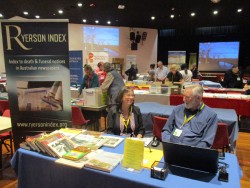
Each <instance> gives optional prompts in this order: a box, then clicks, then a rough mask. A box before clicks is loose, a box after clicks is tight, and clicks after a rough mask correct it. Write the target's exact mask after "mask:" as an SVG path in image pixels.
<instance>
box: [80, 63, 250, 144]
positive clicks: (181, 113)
mask: <svg viewBox="0 0 250 188" xmlns="http://www.w3.org/2000/svg"><path fill="white" fill-rule="evenodd" d="M157 66H158V67H157V68H156V69H155V64H151V65H150V69H149V71H148V72H147V73H148V75H149V80H150V81H159V82H162V83H164V82H166V81H168V82H172V83H180V84H182V83H184V82H192V79H197V78H198V77H199V72H198V69H197V66H196V65H191V66H190V70H189V69H188V66H187V65H186V64H182V65H181V66H179V65H177V64H171V65H170V66H169V68H167V67H166V66H164V65H163V63H162V61H159V62H158V63H157ZM84 72H85V75H84V77H83V80H82V84H81V86H80V88H79V94H80V93H81V91H82V89H83V88H93V87H100V88H101V90H102V91H106V92H107V94H108V98H109V110H108V129H107V132H108V133H111V134H115V135H122V136H130V137H131V136H132V137H139V138H140V137H143V136H144V134H145V128H144V126H143V121H142V115H141V112H140V109H139V108H138V107H137V106H135V105H134V99H135V95H134V91H133V89H131V88H129V87H126V86H125V83H124V80H123V77H122V75H121V74H120V73H119V72H117V71H116V70H115V69H113V68H112V64H111V63H103V62H100V63H98V65H97V69H96V70H95V71H93V69H92V67H91V66H90V65H85V66H84ZM137 73H138V69H137V67H136V65H135V64H131V67H130V68H129V69H128V70H126V71H125V74H126V75H127V76H128V80H129V81H133V80H134V79H136V75H137ZM223 85H224V87H229V88H243V87H244V88H245V89H246V90H247V91H248V92H249V91H250V80H248V82H247V83H246V85H245V86H244V85H243V76H242V73H241V72H240V71H239V68H238V66H232V69H230V70H229V71H227V72H226V73H225V77H224V82H223ZM249 93H250V92H249ZM202 98H203V88H202V86H201V85H199V84H195V85H193V86H191V87H188V88H186V89H185V90H184V93H183V102H184V103H183V104H182V105H178V106H176V107H175V109H174V110H173V112H172V114H171V115H170V117H169V119H168V121H167V123H166V124H165V126H164V128H163V132H162V140H163V141H165V142H174V143H182V144H186V145H191V146H199V147H205V148H210V147H211V146H212V144H213V140H214V137H215V133H216V129H217V115H216V113H215V112H213V110H212V109H211V108H209V107H208V106H206V105H205V104H204V103H203V101H202ZM199 119H203V120H204V121H203V122H202V124H200V127H201V128H199V130H198V129H197V130H196V128H197V127H195V125H196V124H197V123H198V122H199V123H201V122H200V121H199ZM205 120H209V121H208V122H206V121H205ZM194 131H195V133H193V132H194Z"/></svg>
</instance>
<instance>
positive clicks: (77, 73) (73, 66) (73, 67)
mask: <svg viewBox="0 0 250 188" xmlns="http://www.w3.org/2000/svg"><path fill="white" fill-rule="evenodd" d="M69 68H70V85H71V86H76V85H81V83H82V77H83V67H82V51H69Z"/></svg>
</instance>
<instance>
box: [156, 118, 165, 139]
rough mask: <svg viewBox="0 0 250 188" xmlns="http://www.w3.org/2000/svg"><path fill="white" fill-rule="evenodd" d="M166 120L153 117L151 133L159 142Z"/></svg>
mask: <svg viewBox="0 0 250 188" xmlns="http://www.w3.org/2000/svg"><path fill="white" fill-rule="evenodd" d="M167 120H168V118H166V117H160V116H154V126H153V133H154V136H155V137H156V138H157V139H158V140H159V141H161V132H162V129H163V127H164V125H165V124H166V122H167Z"/></svg>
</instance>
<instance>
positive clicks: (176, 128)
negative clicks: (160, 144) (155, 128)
mask: <svg viewBox="0 0 250 188" xmlns="http://www.w3.org/2000/svg"><path fill="white" fill-rule="evenodd" d="M202 97H203V88H202V86H200V85H193V86H191V87H188V88H186V89H185V91H184V94H183V101H184V104H181V105H178V106H177V107H176V108H175V109H174V110H173V112H172V114H171V115H170V117H169V118H168V121H167V123H166V124H165V126H164V127H163V129H162V141H164V142H173V143H180V144H185V145H190V146H197V147H204V148H210V147H211V146H212V144H213V141H214V138H215V134H216V131H217V126H218V125H217V114H216V113H215V112H214V111H213V110H212V109H211V108H209V107H208V106H207V105H205V104H204V103H203V102H202Z"/></svg>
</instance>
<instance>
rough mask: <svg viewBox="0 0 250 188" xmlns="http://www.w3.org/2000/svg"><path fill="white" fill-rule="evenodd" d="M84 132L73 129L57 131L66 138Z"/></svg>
mask: <svg viewBox="0 0 250 188" xmlns="http://www.w3.org/2000/svg"><path fill="white" fill-rule="evenodd" d="M84 131H86V130H83V129H75V128H61V129H59V130H58V132H60V133H62V134H63V135H65V136H67V137H68V138H72V137H74V136H76V135H78V134H80V133H81V132H84Z"/></svg>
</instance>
